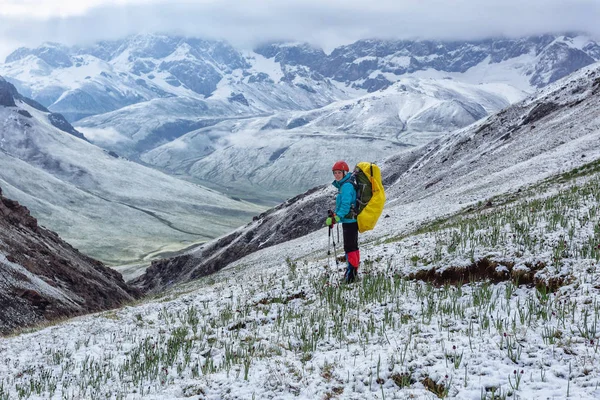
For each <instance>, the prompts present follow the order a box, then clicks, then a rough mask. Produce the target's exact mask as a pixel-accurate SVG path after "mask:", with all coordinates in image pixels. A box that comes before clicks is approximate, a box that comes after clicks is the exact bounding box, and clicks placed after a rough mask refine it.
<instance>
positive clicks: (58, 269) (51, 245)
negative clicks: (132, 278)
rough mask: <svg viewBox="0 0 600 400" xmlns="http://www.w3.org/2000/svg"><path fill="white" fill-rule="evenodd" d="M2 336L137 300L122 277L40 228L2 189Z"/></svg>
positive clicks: (0, 243)
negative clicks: (31, 326) (3, 193)
mask: <svg viewBox="0 0 600 400" xmlns="http://www.w3.org/2000/svg"><path fill="white" fill-rule="evenodd" d="M0 271H2V273H0V303H2V307H1V308H0V335H3V334H7V333H10V332H12V331H14V330H16V329H17V328H24V327H26V326H30V325H36V324H40V323H43V322H48V321H51V320H56V319H59V318H65V317H72V316H75V315H79V314H85V313H90V312H95V311H101V310H106V309H109V308H116V307H119V306H121V305H123V304H124V303H126V302H131V301H133V300H134V299H135V298H136V297H138V296H139V293H137V292H136V291H135V290H132V289H130V288H129V287H128V286H127V285H126V284H125V282H123V278H122V276H121V275H120V274H118V273H117V272H115V271H114V270H112V269H110V268H107V267H105V266H104V265H102V263H100V262H98V261H96V260H92V259H91V258H89V257H86V256H84V255H83V254H81V253H79V252H78V251H77V250H76V249H74V248H72V247H71V246H70V245H68V244H67V243H65V242H63V241H62V240H61V239H60V238H59V237H58V235H57V234H56V233H54V232H52V231H49V230H47V229H44V228H42V227H40V226H39V225H38V223H37V221H36V219H35V218H33V217H31V215H30V214H29V210H27V208H25V207H23V206H21V205H19V203H17V202H16V201H13V200H10V199H8V198H6V197H4V196H3V195H2V189H1V188H0Z"/></svg>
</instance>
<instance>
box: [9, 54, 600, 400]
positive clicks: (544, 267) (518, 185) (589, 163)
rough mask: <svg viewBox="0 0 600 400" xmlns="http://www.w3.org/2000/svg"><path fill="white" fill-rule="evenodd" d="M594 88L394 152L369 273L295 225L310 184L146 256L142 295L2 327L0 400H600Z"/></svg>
mask: <svg viewBox="0 0 600 400" xmlns="http://www.w3.org/2000/svg"><path fill="white" fill-rule="evenodd" d="M598 96H600V65H599V64H595V65H593V66H591V67H587V68H585V69H583V70H581V71H579V72H577V73H576V74H574V75H573V76H571V77H569V78H567V79H564V80H561V81H557V82H556V83H555V84H551V85H550V86H548V87H546V88H545V89H543V90H542V91H540V92H538V93H536V94H534V95H532V96H530V97H528V98H527V99H525V100H523V101H522V102H519V103H517V104H515V105H514V106H511V107H509V108H507V109H506V110H504V111H502V112H500V113H497V114H494V115H493V116H491V117H489V118H487V119H485V120H483V121H481V122H479V123H477V125H476V126H471V127H468V128H464V129H461V130H458V131H456V132H454V133H452V134H451V135H447V136H445V137H442V138H439V139H437V140H436V141H435V142H434V143H432V144H431V145H430V146H425V147H423V148H420V149H414V150H412V151H410V152H404V153H402V154H399V155H398V156H396V157H392V158H389V159H388V160H387V161H386V162H385V163H384V164H383V165H382V167H383V168H382V170H383V172H384V175H385V183H386V190H387V195H388V202H387V205H386V209H385V210H384V213H385V215H384V216H383V217H382V218H381V219H380V221H379V223H378V225H377V226H376V228H375V229H374V230H373V231H371V232H369V233H366V234H363V235H361V236H360V247H361V254H362V264H361V266H360V269H359V281H358V282H356V283H353V284H350V285H348V284H344V283H343V282H341V276H342V273H343V266H337V265H336V264H337V263H336V261H335V260H334V257H333V256H334V252H335V247H333V248H332V245H331V237H330V236H328V233H327V230H326V229H325V228H323V229H318V230H317V231H314V232H313V233H310V234H308V235H306V236H302V235H304V234H305V232H306V231H307V230H312V229H316V228H317V227H318V220H319V219H320V220H321V221H322V220H323V215H322V214H321V210H320V208H321V207H327V205H326V204H332V202H333V199H332V197H331V195H332V193H333V188H332V187H329V188H328V189H323V188H317V189H315V191H314V192H312V193H307V194H306V196H304V197H299V198H297V199H295V200H294V201H293V202H290V203H288V204H287V207H286V206H282V207H279V208H277V209H274V210H271V211H268V212H267V213H265V214H264V215H262V216H260V217H259V218H257V219H256V220H255V221H253V222H252V223H251V224H249V225H248V226H247V227H244V228H242V229H240V230H239V231H237V232H236V233H235V234H234V235H228V236H224V237H222V238H220V239H219V240H215V241H213V242H211V243H207V244H206V245H204V246H202V247H200V248H197V249H194V250H192V251H190V252H188V253H186V254H184V255H182V256H181V257H176V258H173V259H171V260H169V261H168V262H165V263H164V264H162V265H159V264H155V265H154V266H153V267H152V268H151V269H150V270H151V271H152V272H154V274H153V275H150V274H148V275H146V276H145V280H144V281H143V282H144V284H147V288H148V289H152V288H154V289H156V290H159V289H160V288H161V287H163V288H164V287H165V286H168V290H166V291H164V292H161V293H160V294H158V295H156V296H152V297H151V298H148V299H147V300H146V301H145V302H144V303H142V304H138V305H135V306H131V307H124V308H122V309H120V310H117V311H112V312H105V313H99V314H96V315H91V316H88V317H82V318H78V319H75V320H71V321H67V322H65V323H63V324H59V325H57V326H53V327H50V328H46V329H40V330H37V331H35V332H32V333H27V334H21V335H17V336H15V337H9V338H1V339H0V352H1V353H2V355H3V361H0V398H2V400H4V399H11V398H17V397H20V398H28V397H29V398H48V397H50V398H52V397H59V398H64V397H67V398H106V397H116V398H131V399H151V400H158V399H164V398H170V399H185V398H197V399H213V398H214V399H233V398H241V399H253V398H254V399H257V398H259V399H275V398H277V399H292V398H294V399H295V398H297V399H316V398H338V399H371V398H372V399H375V398H382V399H383V398H386V399H393V398H415V399H418V398H423V399H430V398H457V399H482V400H491V399H498V398H500V399H516V398H523V399H537V398H547V399H550V398H556V399H558V398H561V399H562V398H578V399H586V400H587V399H590V400H591V399H597V398H599V396H600V391H599V387H600V384H599V381H598V372H599V371H598V365H600V341H599V339H600V335H599V331H598V326H597V325H598V320H599V319H600V307H598V304H600V275H599V270H598V263H599V262H600V228H599V227H600V206H599V204H600V146H599V143H600V140H599V139H600V120H599V115H600V113H599V104H600V102H599V101H598ZM321 201H323V203H321ZM300 210H302V214H300ZM309 214H310V215H311V216H309ZM311 220H314V224H315V225H314V227H313V226H312V225H311V223H312V222H311ZM305 225H306V227H305ZM269 231H270V233H271V235H269ZM334 236H335V231H334ZM292 238H295V239H293V240H287V239H292ZM281 240H284V242H280V241H281ZM285 240H287V241H285ZM278 241H279V244H278V245H276V246H270V247H269V245H270V244H274V243H275V242H278ZM227 242H229V243H230V244H232V246H231V247H228V246H227ZM245 247H249V248H250V250H251V251H254V250H255V249H260V250H258V251H254V252H253V253H251V254H246V255H245V256H244V254H245V253H243V249H244V248H245ZM211 248H212V249H211ZM328 249H329V250H331V254H330V255H328V253H327V250H328ZM238 251H241V252H239V253H238ZM337 251H338V254H339V251H340V250H339V243H338V248H337ZM237 257H241V258H239V259H238V260H237V261H233V262H232V260H233V259H234V258H237ZM211 262H214V263H215V264H216V265H217V268H220V267H221V266H224V268H223V269H221V270H220V271H218V272H216V273H212V274H211V275H209V276H206V277H202V278H200V279H195V280H192V281H188V282H186V283H184V284H181V285H175V283H176V282H177V281H178V280H179V279H181V281H187V280H188V279H190V278H196V277H201V276H202V275H203V273H205V272H213V271H214V269H215V268H214V266H213V264H211ZM167 263H170V264H171V265H168V264H167ZM342 264H343V261H342ZM163 268H167V269H168V270H169V272H170V273H172V276H169V275H168V274H167V273H164V274H161V272H166V271H164V270H163ZM178 268H182V269H183V270H179V269H178ZM150 270H149V271H150ZM178 272H180V273H181V275H179V276H178V275H176V274H177V273H178ZM170 280H174V282H170ZM32 343H36V346H32V345H31V344H32Z"/></svg>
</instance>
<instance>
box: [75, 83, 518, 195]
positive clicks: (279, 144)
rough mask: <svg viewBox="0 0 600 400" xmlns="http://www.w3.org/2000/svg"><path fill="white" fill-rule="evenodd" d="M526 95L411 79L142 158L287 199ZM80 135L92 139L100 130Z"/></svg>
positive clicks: (210, 133)
mask: <svg viewBox="0 0 600 400" xmlns="http://www.w3.org/2000/svg"><path fill="white" fill-rule="evenodd" d="M523 96H524V93H522V92H519V91H517V90H516V89H514V88H512V87H511V86H506V85H500V84H499V85H493V86H492V87H490V88H488V87H484V86H483V85H470V84H463V83H460V82H456V81H453V80H448V79H445V80H433V79H414V78H405V79H402V80H401V81H399V82H397V83H396V84H394V85H393V86H392V87H390V88H388V89H385V90H382V91H380V92H377V93H372V94H367V95H364V96H361V97H359V98H357V99H354V100H346V101H338V102H335V103H332V104H330V105H328V106H325V107H322V108H319V109H316V110H311V111H306V112H294V113H278V114H275V115H273V116H267V117H260V118H246V119H239V120H228V121H225V122H220V123H216V124H215V125H213V126H210V127H206V128H202V129H198V130H195V131H193V132H190V133H188V134H186V135H184V136H181V137H179V138H177V139H175V140H173V141H172V142H170V143H167V144H165V145H162V146H160V147H157V148H155V149H153V150H150V151H148V152H146V153H144V154H142V156H141V160H142V161H144V162H145V163H147V164H150V165H153V166H157V167H159V168H161V169H163V170H165V171H167V172H169V173H173V174H176V175H191V176H193V177H194V178H196V179H198V180H199V181H201V182H207V183H208V184H213V185H216V186H217V187H220V188H226V189H227V190H230V191H234V192H239V191H240V190H243V191H244V192H246V193H251V194H253V193H255V194H253V195H252V196H258V197H263V198H264V197H265V195H269V196H271V197H272V198H276V199H277V198H279V199H285V198H288V197H290V196H293V195H296V194H297V193H298V192H300V191H302V190H307V189H309V188H311V187H313V186H314V185H316V184H319V183H320V182H324V181H327V180H328V179H330V178H331V176H330V171H329V170H328V168H327V167H326V166H327V165H329V164H333V163H334V162H335V161H336V160H338V159H350V160H360V159H363V160H369V161H381V160H382V159H383V158H385V157H386V156H389V155H392V154H395V153H397V152H398V151H399V150H403V149H406V148H409V147H410V146H412V145H422V144H424V143H426V142H428V141H429V140H431V138H432V137H437V136H439V135H440V134H443V133H444V132H448V131H451V130H454V129H457V128H461V127H464V126H466V125H469V124H471V123H473V122H475V121H477V120H479V119H480V118H483V117H485V116H486V115H488V114H489V113H492V112H496V111H499V110H500V109H502V108H504V107H506V106H508V105H509V104H510V100H511V99H512V98H514V97H523ZM97 118H98V117H97ZM78 129H80V130H82V131H83V132H84V133H86V135H87V136H90V133H91V132H94V131H93V130H88V129H87V128H83V127H81V126H78ZM117 129H119V128H117ZM315 159H318V160H319V162H318V163H315V162H314V160H315Z"/></svg>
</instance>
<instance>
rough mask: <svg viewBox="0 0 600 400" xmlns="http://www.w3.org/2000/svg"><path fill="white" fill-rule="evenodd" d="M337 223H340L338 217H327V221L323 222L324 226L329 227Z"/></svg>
mask: <svg viewBox="0 0 600 400" xmlns="http://www.w3.org/2000/svg"><path fill="white" fill-rule="evenodd" d="M338 222H340V217H338V216H337V215H335V216H334V218H331V217H327V219H326V220H325V225H327V226H331V225H332V224H337V223H338Z"/></svg>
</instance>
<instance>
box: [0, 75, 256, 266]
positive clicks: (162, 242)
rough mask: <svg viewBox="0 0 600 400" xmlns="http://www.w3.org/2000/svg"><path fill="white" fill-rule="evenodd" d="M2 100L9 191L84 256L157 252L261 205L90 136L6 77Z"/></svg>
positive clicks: (0, 149) (222, 229) (120, 257)
mask: <svg viewBox="0 0 600 400" xmlns="http://www.w3.org/2000/svg"><path fill="white" fill-rule="evenodd" d="M0 99H2V101H1V102H0V127H1V129H0V184H1V185H2V188H3V189H4V192H5V194H6V195H7V196H8V197H10V198H13V199H15V200H17V201H19V202H20V203H21V204H23V205H25V206H27V207H28V208H29V210H30V211H31V213H32V214H33V215H34V216H35V217H36V218H38V219H39V221H40V223H41V224H42V225H45V226H47V227H48V228H51V229H52V230H54V231H56V232H57V233H59V234H60V235H61V237H62V238H64V239H65V240H66V241H67V242H69V243H71V244H72V245H73V246H75V247H76V248H78V249H80V250H81V251H82V252H84V253H85V254H88V255H91V256H94V257H96V258H97V259H100V260H103V261H105V262H108V263H111V264H117V263H125V262H135V261H139V260H141V259H143V258H145V257H148V258H152V257H153V255H154V254H155V253H156V252H169V251H177V250H180V249H181V248H183V247H187V246H189V245H190V244H192V243H197V242H202V241H206V240H208V239H211V238H214V237H218V236H220V235H222V234H224V233H226V232H228V231H230V230H231V229H233V228H235V227H237V226H239V225H240V224H241V223H244V222H246V221H249V220H251V218H252V216H253V215H256V214H257V213H259V212H260V211H261V210H262V208H260V207H258V206H254V205H252V204H249V203H247V202H243V201H238V200H234V199H232V198H229V197H227V196H224V195H221V194H219V193H216V192H214V191H212V190H209V189H207V188H205V187H202V186H199V185H195V184H191V183H189V182H185V181H182V180H179V179H175V178H173V177H171V176H169V175H166V174H163V173H160V172H158V171H156V170H154V169H151V168H147V167H144V166H141V165H139V164H136V163H133V162H131V161H128V160H126V159H123V158H121V157H119V156H118V155H116V154H114V153H110V152H108V151H106V150H103V149H101V148H99V147H97V146H95V145H93V144H91V143H89V142H87V141H85V140H84V138H83V136H81V133H80V132H79V131H76V130H75V129H74V128H73V127H72V126H71V125H70V124H68V122H66V121H65V120H64V118H62V120H61V119H60V118H58V117H57V116H60V114H55V113H50V112H49V111H48V110H47V109H45V108H44V107H43V106H41V105H39V104H38V103H35V102H32V101H31V100H29V99H27V98H25V97H23V96H21V95H20V94H19V93H18V92H17V91H16V89H15V88H14V87H13V86H12V85H11V84H10V83H8V82H6V81H4V80H3V79H2V78H1V77H0ZM57 121H58V122H60V121H62V122H63V123H64V124H60V123H57ZM55 125H58V127H57V126H55ZM208 221H210V224H209V223H207V222H208Z"/></svg>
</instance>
